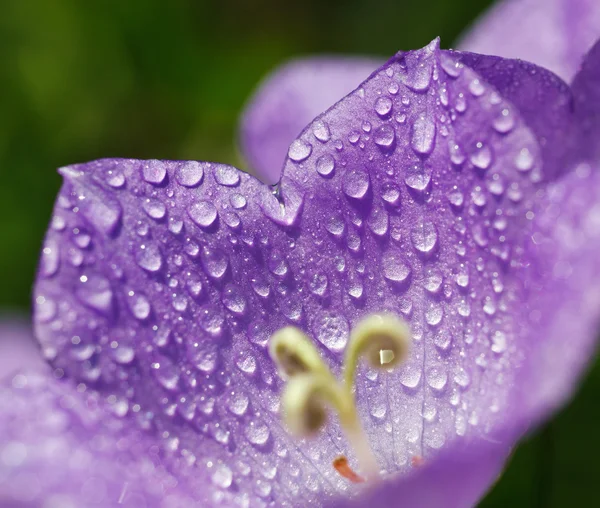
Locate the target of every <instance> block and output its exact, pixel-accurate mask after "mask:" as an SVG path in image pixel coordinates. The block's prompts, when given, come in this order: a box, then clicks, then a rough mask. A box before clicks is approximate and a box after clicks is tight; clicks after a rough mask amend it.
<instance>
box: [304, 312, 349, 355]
mask: <svg viewBox="0 0 600 508" xmlns="http://www.w3.org/2000/svg"><path fill="white" fill-rule="evenodd" d="M312 328H313V332H314V334H315V336H316V337H317V339H318V340H319V341H320V342H321V344H323V345H324V346H325V347H327V348H328V349H329V350H331V351H336V352H337V351H342V350H343V349H344V348H345V347H346V344H347V343H348V336H349V335H350V324H349V323H348V321H347V319H346V318H345V317H344V316H342V315H340V314H333V313H328V312H322V313H320V314H319V315H318V316H317V317H316V319H315V321H314V322H313V326H312Z"/></svg>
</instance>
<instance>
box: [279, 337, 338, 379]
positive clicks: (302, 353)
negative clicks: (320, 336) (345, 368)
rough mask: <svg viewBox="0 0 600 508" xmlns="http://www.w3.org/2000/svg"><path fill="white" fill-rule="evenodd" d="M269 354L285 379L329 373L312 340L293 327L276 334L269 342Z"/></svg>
mask: <svg viewBox="0 0 600 508" xmlns="http://www.w3.org/2000/svg"><path fill="white" fill-rule="evenodd" d="M269 353H270V355H271V358H273V361H274V362H275V363H276V365H277V367H278V369H279V373H280V374H281V376H282V377H284V378H291V377H293V376H295V375H297V374H306V373H309V372H320V373H329V369H328V368H327V366H326V365H325V364H324V363H323V360H322V359H321V356H320V355H319V352H318V351H317V350H316V349H315V346H314V345H313V343H312V342H311V341H310V339H309V338H308V337H307V336H306V335H304V333H302V332H301V331H300V330H299V329H298V328H295V327H293V326H286V327H285V328H282V329H281V330H278V331H277V332H275V334H274V335H273V336H272V337H271V340H270V342H269Z"/></svg>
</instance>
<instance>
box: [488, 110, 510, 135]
mask: <svg viewBox="0 0 600 508" xmlns="http://www.w3.org/2000/svg"><path fill="white" fill-rule="evenodd" d="M493 125H494V129H496V131H498V132H499V133H500V134H506V133H507V132H510V131H511V130H512V129H513V127H514V126H515V117H514V115H513V114H512V113H511V112H510V109H508V108H504V109H503V110H502V111H501V112H500V114H499V115H498V116H497V117H496V118H495V119H494V123H493Z"/></svg>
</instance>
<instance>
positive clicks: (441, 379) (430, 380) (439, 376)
mask: <svg viewBox="0 0 600 508" xmlns="http://www.w3.org/2000/svg"><path fill="white" fill-rule="evenodd" d="M447 383H448V373H447V372H446V371H445V370H444V369H443V368H442V367H431V368H430V369H429V370H428V371H427V384H428V385H429V386H430V387H431V388H432V389H434V390H436V391H442V390H443V389H444V388H445V387H446V384H447Z"/></svg>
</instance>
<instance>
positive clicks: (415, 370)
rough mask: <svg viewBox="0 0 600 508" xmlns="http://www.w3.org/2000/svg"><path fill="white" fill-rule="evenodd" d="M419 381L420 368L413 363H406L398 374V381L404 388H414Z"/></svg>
mask: <svg viewBox="0 0 600 508" xmlns="http://www.w3.org/2000/svg"><path fill="white" fill-rule="evenodd" d="M420 382H421V369H420V368H419V367H415V366H413V365H406V366H404V367H403V368H402V372H401V374H400V383H402V385H403V386H405V387H406V388H409V389H411V390H414V389H415V388H417V387H418V386H419V383H420Z"/></svg>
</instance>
